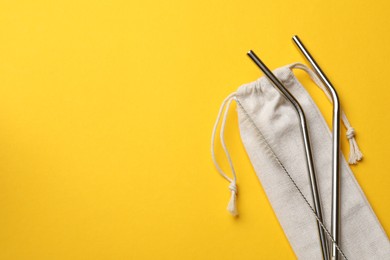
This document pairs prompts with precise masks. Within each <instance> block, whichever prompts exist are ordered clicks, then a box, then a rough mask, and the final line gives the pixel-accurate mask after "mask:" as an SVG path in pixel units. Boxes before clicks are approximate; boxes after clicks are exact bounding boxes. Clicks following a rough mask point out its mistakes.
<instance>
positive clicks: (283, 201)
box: [211, 63, 390, 259]
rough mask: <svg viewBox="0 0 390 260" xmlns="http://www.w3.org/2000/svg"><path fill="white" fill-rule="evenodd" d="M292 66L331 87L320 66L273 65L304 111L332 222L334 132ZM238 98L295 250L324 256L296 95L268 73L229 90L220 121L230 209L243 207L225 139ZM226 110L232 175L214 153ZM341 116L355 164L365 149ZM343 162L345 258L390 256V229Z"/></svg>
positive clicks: (247, 142)
mask: <svg viewBox="0 0 390 260" xmlns="http://www.w3.org/2000/svg"><path fill="white" fill-rule="evenodd" d="M292 69H302V70H304V71H306V72H307V73H308V74H309V76H310V77H311V78H312V80H313V81H314V82H315V83H316V84H317V85H318V86H319V87H320V88H322V89H323V90H324V91H325V93H326V94H327V96H328V97H329V95H328V93H327V92H326V89H325V88H324V86H323V85H322V83H321V82H320V80H319V79H318V77H317V76H316V74H315V73H314V72H313V71H311V70H310V69H308V68H307V67H306V66H305V65H303V64H300V63H294V64H291V65H288V66H285V67H282V68H279V69H277V70H275V71H274V73H275V75H276V76H277V77H278V78H279V79H280V80H281V82H282V83H283V84H284V85H285V86H286V88H287V89H288V90H289V91H290V92H291V94H292V95H294V97H295V98H296V99H297V100H298V102H299V103H300V104H301V106H302V108H303V110H304V112H305V115H306V118H307V122H308V127H309V135H310V140H311V144H312V153H313V159H314V164H315V165H314V166H315V170H316V173H317V181H318V186H319V192H320V197H321V201H322V207H323V217H324V223H323V224H324V226H325V227H326V228H327V230H330V215H331V189H332V185H331V179H332V169H331V165H332V150H331V149H332V140H331V139H332V137H331V132H330V130H329V128H328V126H327V124H326V122H325V120H324V118H323V116H322V115H321V113H320V111H319V109H318V107H317V106H316V104H315V103H314V102H313V100H312V99H311V97H310V95H309V94H308V93H307V91H306V90H305V89H304V88H303V86H302V85H301V84H300V82H299V81H298V80H297V78H296V77H295V76H294V74H293V73H292ZM233 100H235V101H236V102H237V110H238V117H239V128H240V134H241V139H242V141H243V143H244V146H245V149H246V151H247V153H248V155H249V158H250V160H251V163H252V165H253V167H254V169H255V171H256V174H257V176H258V178H259V180H260V182H261V184H262V186H263V188H264V190H265V192H266V194H267V197H268V199H269V201H270V203H271V205H272V208H273V210H274V211H275V213H276V216H277V218H278V220H279V222H280V224H281V226H282V228H283V230H284V232H285V234H286V236H287V238H288V240H289V242H290V244H291V246H292V248H293V250H294V252H295V254H296V256H297V257H298V258H299V259H321V255H322V254H321V247H320V241H319V236H318V229H317V223H316V218H315V214H314V213H313V212H312V210H311V208H310V207H312V205H313V202H312V196H311V191H310V184H309V177H308V172H307V167H306V159H305V153H304V147H303V141H302V136H301V131H300V128H299V121H298V116H297V114H296V112H295V110H294V109H293V107H292V106H291V105H290V103H289V102H288V101H286V100H285V99H284V98H283V97H282V96H281V95H280V93H279V92H278V91H277V90H276V89H275V88H274V87H273V86H272V84H271V83H270V82H269V81H268V80H267V79H266V78H265V77H262V78H260V79H258V80H257V81H255V82H252V83H249V84H245V85H243V86H241V87H240V88H239V89H238V90H237V92H235V93H232V94H231V95H229V96H228V97H227V98H226V99H225V101H224V103H223V104H222V107H221V109H220V112H219V115H218V118H217V122H216V124H215V127H214V131H213V135H212V149H211V150H212V157H213V160H214V163H215V165H216V167H217V169H218V171H219V172H220V173H221V175H222V176H223V177H224V178H225V179H227V180H228V181H229V182H230V185H229V189H230V190H231V200H230V202H229V204H228V210H229V211H230V212H231V213H232V214H233V215H237V210H236V206H235V205H236V198H237V178H236V173H235V171H234V167H233V163H232V160H231V158H230V155H229V152H228V149H227V147H226V145H225V142H224V128H225V123H226V117H227V112H228V110H229V106H230V104H231V102H232V101H233ZM222 115H223V118H222V124H221V131H220V138H221V144H222V146H223V149H224V151H225V153H226V157H227V159H228V161H229V164H230V166H231V170H232V177H229V176H228V175H227V174H226V173H225V172H223V171H222V169H221V168H220V167H219V165H218V162H217V160H216V158H215V154H214V139H215V135H216V132H217V128H218V125H219V121H220V119H221V117H222ZM342 120H343V122H344V125H345V126H346V128H347V138H348V139H349V142H350V149H351V151H350V158H349V162H350V163H351V164H355V163H357V161H359V160H360V159H361V158H362V154H361V153H360V151H359V148H358V146H357V143H356V141H355V138H354V130H353V128H352V127H351V125H350V124H349V122H348V120H347V118H346V116H345V114H344V113H342ZM340 167H341V194H340V196H341V218H340V221H341V230H340V234H341V236H340V242H339V244H338V245H339V247H340V249H341V251H342V252H341V255H342V258H343V257H344V258H346V259H390V243H389V240H388V237H387V235H386V233H385V232H384V230H383V228H382V226H381V224H380V223H379V221H378V219H377V217H376V215H375V213H374V212H373V210H372V208H371V206H370V204H369V202H368V201H367V199H366V197H365V195H364V193H363V191H362V190H361V188H360V186H359V184H358V183H357V181H356V179H355V177H354V175H353V173H352V171H351V169H350V167H349V165H348V163H347V162H346V160H345V158H344V157H343V156H342V158H341V160H340ZM305 200H307V202H305ZM309 204H310V205H309Z"/></svg>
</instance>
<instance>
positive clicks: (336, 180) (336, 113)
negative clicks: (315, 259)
mask: <svg viewBox="0 0 390 260" xmlns="http://www.w3.org/2000/svg"><path fill="white" fill-rule="evenodd" d="M292 39H293V41H294V43H295V44H296V45H297V46H298V48H299V50H300V51H301V52H302V54H303V55H304V56H305V58H306V59H307V60H308V61H309V62H310V64H311V66H312V67H313V69H314V70H315V72H316V73H317V75H318V76H319V77H320V79H321V81H322V82H323V83H324V85H325V86H326V88H327V89H328V90H329V92H330V94H331V96H332V100H333V126H332V128H333V129H332V130H333V162H332V164H333V165H332V219H331V222H332V226H331V231H332V236H333V240H334V242H336V243H337V244H340V243H339V227H340V221H339V218H340V167H339V162H340V102H339V98H338V96H337V92H336V90H335V89H334V87H333V86H332V84H331V83H330V81H329V79H328V78H327V77H326V75H325V73H324V72H323V71H322V70H321V68H320V66H318V64H317V62H316V61H315V60H314V58H313V57H312V56H311V54H310V53H309V51H308V50H307V49H306V48H305V46H304V45H303V43H302V42H301V40H300V39H299V38H298V36H296V35H295V36H294V37H293V38H292ZM338 255H339V254H338V252H337V249H336V246H335V244H334V243H333V245H332V260H333V259H334V260H337V259H338Z"/></svg>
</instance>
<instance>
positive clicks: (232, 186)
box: [229, 182, 237, 194]
mask: <svg viewBox="0 0 390 260" xmlns="http://www.w3.org/2000/svg"><path fill="white" fill-rule="evenodd" d="M229 190H230V191H231V192H235V193H236V194H237V184H236V183H235V182H231V183H230V185H229Z"/></svg>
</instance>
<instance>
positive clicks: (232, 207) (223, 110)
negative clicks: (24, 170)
mask: <svg viewBox="0 0 390 260" xmlns="http://www.w3.org/2000/svg"><path fill="white" fill-rule="evenodd" d="M234 99H235V93H232V94H230V95H229V96H228V97H227V98H226V99H225V100H224V101H223V102H222V105H221V107H220V109H219V112H218V116H217V120H216V122H215V125H214V128H213V133H212V135H211V157H212V159H213V162H214V165H215V167H216V168H217V170H218V172H219V173H220V174H221V176H222V177H224V178H225V179H226V180H227V181H228V182H229V183H230V185H229V190H230V192H231V197H230V201H229V204H228V206H227V210H228V211H229V212H230V214H232V215H233V216H237V215H238V211H237V193H238V192H237V177H236V172H235V170H234V166H233V162H232V159H231V157H230V153H229V150H228V148H227V146H226V144H225V126H226V120H227V115H228V113H229V108H230V105H231V103H232V101H233V100H234ZM222 114H223V118H222V123H221V130H220V135H219V137H220V141H221V145H222V148H223V150H224V152H225V155H226V158H227V160H228V162H229V166H230V170H231V172H232V175H233V178H230V177H229V176H228V175H227V174H226V173H225V172H224V171H223V170H222V168H221V167H220V165H219V163H218V161H217V158H216V156H215V136H216V134H217V128H218V125H219V121H220V119H221V117H222Z"/></svg>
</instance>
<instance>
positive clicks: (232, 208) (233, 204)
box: [227, 181, 238, 217]
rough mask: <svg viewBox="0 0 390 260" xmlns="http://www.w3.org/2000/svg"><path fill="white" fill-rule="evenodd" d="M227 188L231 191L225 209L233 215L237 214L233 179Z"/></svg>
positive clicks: (235, 189) (235, 188)
mask: <svg viewBox="0 0 390 260" xmlns="http://www.w3.org/2000/svg"><path fill="white" fill-rule="evenodd" d="M229 190H230V191H231V192H232V194H231V196H230V201H229V204H228V206H227V210H228V211H229V212H230V214H232V216H233V217H236V216H237V215H238V211H237V184H236V182H235V181H232V182H231V183H230V185H229Z"/></svg>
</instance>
